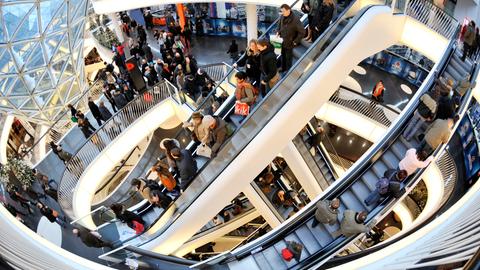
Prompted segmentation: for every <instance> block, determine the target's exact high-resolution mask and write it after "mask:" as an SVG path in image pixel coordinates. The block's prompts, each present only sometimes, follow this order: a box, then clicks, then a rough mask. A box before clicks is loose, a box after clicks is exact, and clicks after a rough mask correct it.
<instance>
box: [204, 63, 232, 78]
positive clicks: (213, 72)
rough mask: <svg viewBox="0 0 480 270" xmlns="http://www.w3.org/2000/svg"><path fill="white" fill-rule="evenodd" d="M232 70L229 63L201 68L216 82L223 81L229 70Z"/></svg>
mask: <svg viewBox="0 0 480 270" xmlns="http://www.w3.org/2000/svg"><path fill="white" fill-rule="evenodd" d="M231 68H232V66H230V65H229V64H227V63H215V64H209V65H205V66H201V67H200V69H203V71H205V72H206V73H207V74H208V76H210V78H211V79H212V80H214V81H215V82H220V81H222V79H223V78H224V77H225V75H227V73H228V70H229V69H231Z"/></svg>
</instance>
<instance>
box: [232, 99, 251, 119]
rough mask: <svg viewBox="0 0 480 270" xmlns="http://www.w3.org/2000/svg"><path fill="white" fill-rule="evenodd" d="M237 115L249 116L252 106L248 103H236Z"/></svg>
mask: <svg viewBox="0 0 480 270" xmlns="http://www.w3.org/2000/svg"><path fill="white" fill-rule="evenodd" d="M234 113H235V114H237V115H244V116H247V115H248V114H249V113H250V106H248V104H247V103H242V102H236V103H235V112H234Z"/></svg>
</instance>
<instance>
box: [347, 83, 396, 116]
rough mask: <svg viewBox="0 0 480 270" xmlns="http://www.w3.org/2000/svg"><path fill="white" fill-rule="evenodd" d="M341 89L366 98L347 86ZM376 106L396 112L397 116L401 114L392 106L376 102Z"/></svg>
mask: <svg viewBox="0 0 480 270" xmlns="http://www.w3.org/2000/svg"><path fill="white" fill-rule="evenodd" d="M339 88H342V89H343V90H346V91H348V92H351V93H352V94H353V95H356V96H360V97H362V98H366V97H365V96H364V95H362V94H361V93H359V92H358V91H355V90H353V89H352V88H350V87H347V86H344V85H340V87H339ZM375 104H376V105H379V106H380V107H382V108H385V109H387V110H389V111H391V112H394V113H396V114H400V112H399V111H397V110H395V109H393V108H392V107H390V106H387V105H385V104H384V103H383V102H376V101H375Z"/></svg>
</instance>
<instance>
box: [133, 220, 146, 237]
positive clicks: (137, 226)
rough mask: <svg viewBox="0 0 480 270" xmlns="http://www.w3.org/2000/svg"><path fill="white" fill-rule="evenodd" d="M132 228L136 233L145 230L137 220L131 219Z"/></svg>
mask: <svg viewBox="0 0 480 270" xmlns="http://www.w3.org/2000/svg"><path fill="white" fill-rule="evenodd" d="M132 229H133V230H135V233H136V234H141V233H142V232H143V231H144V230H145V226H143V224H142V223H140V222H138V221H135V220H134V221H132Z"/></svg>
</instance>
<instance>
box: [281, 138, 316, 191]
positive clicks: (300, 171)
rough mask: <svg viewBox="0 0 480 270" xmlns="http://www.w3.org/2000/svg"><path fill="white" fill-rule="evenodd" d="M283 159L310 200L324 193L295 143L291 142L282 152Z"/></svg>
mask: <svg viewBox="0 0 480 270" xmlns="http://www.w3.org/2000/svg"><path fill="white" fill-rule="evenodd" d="M281 154H282V156H283V158H284V159H285V161H286V162H287V164H288V167H289V168H290V169H291V170H292V172H293V174H295V177H296V178H297V180H298V182H299V183H300V185H302V187H303V189H304V190H305V192H306V193H307V195H308V197H309V198H310V200H313V198H315V197H317V196H318V195H319V194H320V193H322V188H321V187H320V185H319V184H318V182H317V180H316V179H315V176H314V175H313V174H312V171H311V170H310V168H308V166H307V164H306V163H305V161H304V160H303V158H302V156H301V155H300V153H299V152H298V150H297V148H296V147H295V145H294V144H293V142H289V143H288V144H287V146H286V147H285V149H283V151H282V152H281Z"/></svg>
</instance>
